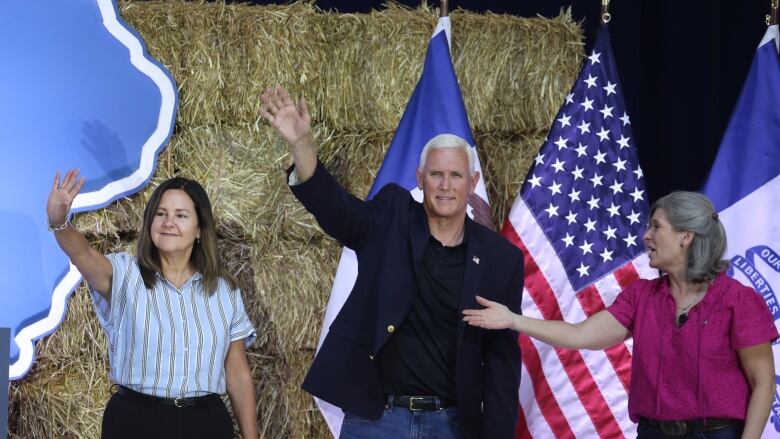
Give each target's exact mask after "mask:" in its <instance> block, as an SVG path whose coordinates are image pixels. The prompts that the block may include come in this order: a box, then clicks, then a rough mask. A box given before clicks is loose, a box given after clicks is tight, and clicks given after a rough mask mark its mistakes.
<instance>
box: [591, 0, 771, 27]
mask: <svg viewBox="0 0 780 439" xmlns="http://www.w3.org/2000/svg"><path fill="white" fill-rule="evenodd" d="M775 1H776V0H775ZM610 20H612V15H611V14H610V13H609V0H601V24H607V23H609V21H610Z"/></svg>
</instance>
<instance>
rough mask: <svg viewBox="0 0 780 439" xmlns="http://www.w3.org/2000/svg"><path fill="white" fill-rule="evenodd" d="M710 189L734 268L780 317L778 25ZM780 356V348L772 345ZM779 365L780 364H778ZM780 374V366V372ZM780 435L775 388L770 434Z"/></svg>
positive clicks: (745, 92)
mask: <svg viewBox="0 0 780 439" xmlns="http://www.w3.org/2000/svg"><path fill="white" fill-rule="evenodd" d="M703 192H704V193H705V194H706V195H707V196H708V197H710V199H711V200H712V202H713V203H714V204H715V209H716V210H717V211H719V215H720V219H721V221H722V222H723V225H724V226H725V228H726V233H727V235H728V250H727V256H728V258H729V259H730V263H731V265H730V268H729V274H730V275H731V276H733V277H734V278H735V279H737V280H739V281H741V282H742V283H743V284H745V285H748V286H751V287H753V288H754V289H755V290H756V293H758V294H759V295H761V296H762V297H763V298H764V300H765V301H766V303H767V305H768V306H769V310H770V311H771V312H772V315H773V317H774V319H775V324H777V321H778V320H779V319H780V303H779V302H778V296H777V292H778V291H779V290H780V217H779V216H778V214H777V212H778V206H780V56H778V26H777V25H773V26H770V27H769V29H767V32H766V34H765V35H764V38H763V39H762V40H761V43H760V44H759V47H758V50H757V52H756V55H755V57H754V58H753V64H752V66H751V67H750V72H749V73H748V77H747V80H746V81H745V85H744V86H743V88H742V93H741V94H740V97H739V100H738V101H737V105H736V107H735V109H734V112H733V114H732V116H731V120H730V121H729V125H728V127H727V128H726V133H725V134H724V135H723V141H722V142H721V145H720V150H719V151H718V155H717V157H716V159H715V163H714V164H713V166H712V170H711V171H710V175H709V177H708V179H707V182H706V183H705V184H704V188H703ZM773 350H774V353H775V358H777V357H778V354H780V346H778V345H777V344H775V345H774V346H773ZM775 367H776V368H777V367H780V362H777V361H776V362H775ZM775 374H776V375H777V374H778V373H777V371H776V372H775ZM767 436H769V437H778V436H780V395H778V393H777V391H776V392H775V399H774V403H773V405H772V413H771V416H770V418H769V422H768V424H767V427H766V429H765V430H764V437H767Z"/></svg>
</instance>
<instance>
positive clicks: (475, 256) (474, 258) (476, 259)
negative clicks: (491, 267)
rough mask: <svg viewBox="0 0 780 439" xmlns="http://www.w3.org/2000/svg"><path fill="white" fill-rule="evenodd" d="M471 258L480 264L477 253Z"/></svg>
mask: <svg viewBox="0 0 780 439" xmlns="http://www.w3.org/2000/svg"><path fill="white" fill-rule="evenodd" d="M471 260H472V261H474V263H475V264H479V258H478V257H477V255H474V257H473V258H471Z"/></svg>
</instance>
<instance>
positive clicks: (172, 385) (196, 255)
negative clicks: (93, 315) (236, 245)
mask: <svg viewBox="0 0 780 439" xmlns="http://www.w3.org/2000/svg"><path fill="white" fill-rule="evenodd" d="M83 185H84V179H83V178H79V174H78V171H77V170H70V171H68V172H67V173H66V174H65V176H64V178H62V180H60V175H59V173H57V175H56V176H55V177H54V184H53V187H52V189H51V193H50V194H49V199H48V203H47V207H46V213H47V215H48V221H49V228H50V229H51V231H52V232H53V233H54V234H55V237H56V239H57V243H58V244H59V245H60V247H61V248H62V250H63V251H64V252H65V253H66V254H67V255H68V257H69V258H70V260H71V262H72V263H73V264H74V265H75V266H76V267H77V268H78V269H79V271H80V272H81V274H82V275H83V276H84V279H86V281H87V283H88V284H89V286H90V290H91V295H92V299H93V301H94V305H95V310H96V312H97V316H98V319H99V320H100V324H101V326H102V327H103V329H104V330H105V332H106V335H107V336H108V343H109V362H110V365H111V372H110V379H111V381H112V382H113V383H114V385H113V386H112V388H113V389H114V392H113V395H112V396H111V399H110V400H109V402H108V405H107V406H106V409H105V411H104V414H103V432H102V437H103V438H185V437H186V438H232V437H233V422H232V420H231V419H230V415H229V414H228V411H227V408H226V407H225V405H224V403H223V402H222V399H221V397H220V395H221V394H223V393H225V391H226V390H227V393H228V395H229V397H230V402H231V406H232V407H233V413H234V415H235V417H236V421H237V423H238V426H239V429H240V430H241V433H242V435H243V437H244V438H256V437H257V415H256V408H255V392H254V384H253V382H252V375H251V372H250V370H249V365H248V363H247V359H246V355H245V352H244V349H245V347H247V346H249V345H250V344H251V343H252V341H253V340H254V338H255V330H254V328H253V327H252V324H251V322H250V321H249V318H248V317H247V314H246V311H245V310H244V305H243V302H242V299H241V294H240V291H239V290H238V289H237V287H236V282H235V280H234V278H233V277H232V276H231V275H230V274H229V273H228V272H227V271H226V270H225V268H224V267H223V265H222V263H221V261H220V259H219V256H218V254H217V236H216V232H215V228H214V219H213V215H212V212H211V203H210V202H209V199H208V196H207V195H206V191H205V190H204V189H203V187H202V186H201V185H200V184H198V183H197V182H195V181H193V180H187V179H184V178H173V179H170V180H167V181H165V182H163V183H162V184H160V186H158V187H157V189H156V190H155V191H154V193H153V194H152V197H151V199H150V200H149V203H148V204H147V205H146V209H145V211H144V222H143V227H142V229H141V232H140V234H139V237H138V244H137V251H136V255H135V257H133V256H131V255H129V254H127V253H113V254H109V255H103V254H101V253H99V252H98V251H97V250H95V249H94V248H92V247H91V246H90V245H89V243H88V242H87V240H86V238H85V237H84V235H83V234H82V233H80V232H79V231H78V230H76V229H75V228H74V227H72V226H71V224H70V222H69V220H68V214H69V211H70V207H71V204H72V203H73V199H74V198H75V197H76V195H77V194H78V193H79V191H80V190H81V188H82V186H83Z"/></svg>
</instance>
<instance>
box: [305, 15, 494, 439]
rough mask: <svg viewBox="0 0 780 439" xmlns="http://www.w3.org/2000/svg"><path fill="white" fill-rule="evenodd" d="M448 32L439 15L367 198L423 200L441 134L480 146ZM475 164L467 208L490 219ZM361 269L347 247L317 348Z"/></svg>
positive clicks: (333, 417)
mask: <svg viewBox="0 0 780 439" xmlns="http://www.w3.org/2000/svg"><path fill="white" fill-rule="evenodd" d="M449 33H450V20H449V17H444V18H440V19H439V23H438V25H437V26H436V30H435V31H434V35H433V37H432V38H431V41H430V43H429V44H428V53H427V54H426V56H425V66H424V67H423V73H422V76H421V77H420V81H419V82H418V83H417V87H416V88H415V89H414V92H413V93H412V97H411V98H410V99H409V103H408V104H407V106H406V111H404V115H403V116H402V117H401V122H400V123H399V125H398V130H397V131H396V133H395V136H394V137H393V141H392V142H391V143H390V148H389V149H388V150H387V154H386V155H385V159H384V161H383V162H382V166H381V168H380V169H379V173H378V174H377V177H376V180H375V181H374V185H373V186H372V187H371V191H370V192H369V195H368V198H371V197H373V196H374V195H375V194H376V193H377V192H379V190H380V189H382V187H383V186H385V185H386V184H388V183H396V184H398V185H400V186H402V187H404V188H406V189H409V191H411V193H412V195H413V196H414V198H415V199H416V200H417V201H421V200H422V191H421V190H420V189H418V188H417V177H416V170H417V164H418V162H419V160H420V153H421V152H422V149H423V147H424V146H425V144H426V143H428V141H429V140H431V139H432V138H433V137H435V136H437V135H439V134H445V133H449V134H455V135H456V136H459V137H461V138H463V139H465V140H466V141H468V142H469V145H471V147H472V148H473V147H475V146H474V138H473V136H472V134H471V128H470V126H469V121H468V116H467V115H466V107H465V105H464V103H463V96H462V95H461V93H460V86H459V85H458V79H457V77H456V76H455V69H454V68H453V66H452V59H451V58H450V47H449ZM475 165H476V170H477V171H480V179H479V182H478V183H477V188H476V190H475V192H476V194H475V195H476V196H470V197H469V209H468V210H469V214H470V215H474V214H475V212H476V214H477V216H478V217H479V218H482V219H483V220H484V219H487V220H488V221H489V218H490V213H489V206H488V204H487V203H488V201H487V200H488V198H487V192H486V190H485V183H484V179H483V178H482V172H481V167H480V164H479V159H478V158H477V160H476V163H475ZM486 225H487V224H486ZM357 269H358V267H357V257H356V256H355V252H353V251H352V250H350V249H348V248H346V247H345V248H344V249H343V251H342V254H341V260H340V261H339V267H338V270H337V272H336V278H335V279H334V281H333V289H332V291H331V294H330V299H329V300H328V308H327V310H326V311H325V319H324V321H323V323H322V330H321V332H320V341H319V344H318V349H319V346H320V345H322V342H323V340H325V336H326V335H327V334H328V328H329V327H330V324H331V323H332V322H333V319H335V318H336V315H337V314H338V312H339V310H341V307H342V306H343V305H344V302H345V301H346V300H347V296H349V292H350V291H352V287H353V286H354V284H355V279H356V278H357ZM317 405H318V406H319V408H320V411H321V412H322V415H323V417H324V418H325V421H326V422H327V423H328V427H329V428H330V430H331V432H332V433H333V436H334V437H338V436H339V432H340V430H341V422H342V420H343V416H344V415H343V413H342V411H341V409H340V408H338V407H335V406H333V405H331V404H329V403H327V402H325V401H322V400H319V399H317Z"/></svg>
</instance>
